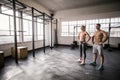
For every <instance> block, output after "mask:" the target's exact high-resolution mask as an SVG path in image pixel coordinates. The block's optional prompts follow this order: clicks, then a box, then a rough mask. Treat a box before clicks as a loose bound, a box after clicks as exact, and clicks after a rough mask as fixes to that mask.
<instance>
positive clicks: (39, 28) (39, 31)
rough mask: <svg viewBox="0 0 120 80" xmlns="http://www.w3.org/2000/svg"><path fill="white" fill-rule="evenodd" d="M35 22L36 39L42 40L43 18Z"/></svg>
mask: <svg viewBox="0 0 120 80" xmlns="http://www.w3.org/2000/svg"><path fill="white" fill-rule="evenodd" d="M38 21H39V22H37V40H43V20H38Z"/></svg>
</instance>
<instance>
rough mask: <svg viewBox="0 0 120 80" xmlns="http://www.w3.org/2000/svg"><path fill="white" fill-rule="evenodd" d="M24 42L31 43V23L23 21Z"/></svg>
mask: <svg viewBox="0 0 120 80" xmlns="http://www.w3.org/2000/svg"><path fill="white" fill-rule="evenodd" d="M23 31H24V41H32V21H30V20H23Z"/></svg>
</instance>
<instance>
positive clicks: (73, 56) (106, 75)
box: [0, 46, 120, 80]
mask: <svg viewBox="0 0 120 80" xmlns="http://www.w3.org/2000/svg"><path fill="white" fill-rule="evenodd" d="M104 55H105V62H104V68H105V69H104V71H98V70H97V69H96V68H97V67H98V66H99V59H100V58H99V56H98V59H97V66H96V67H93V66H91V65H89V63H90V62H91V61H92V58H93V54H92V49H91V48H88V49H87V60H86V65H80V63H78V62H77V59H78V58H79V49H78V48H76V49H74V50H71V49H70V47H67V46H59V47H57V48H54V49H53V50H50V49H49V48H47V49H46V53H45V54H44V53H43V50H42V49H39V50H36V57H35V58H33V57H32V52H29V55H28V58H27V59H24V60H19V65H16V64H15V62H14V59H13V58H6V59H5V66H4V67H3V68H1V69H0V80H120V50H116V49H113V51H111V52H109V51H108V50H104Z"/></svg>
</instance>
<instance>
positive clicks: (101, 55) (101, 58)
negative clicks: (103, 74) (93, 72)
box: [98, 45, 104, 70]
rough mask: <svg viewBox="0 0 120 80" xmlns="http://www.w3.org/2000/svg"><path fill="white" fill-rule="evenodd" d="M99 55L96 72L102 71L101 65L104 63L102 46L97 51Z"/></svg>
mask: <svg viewBox="0 0 120 80" xmlns="http://www.w3.org/2000/svg"><path fill="white" fill-rule="evenodd" d="M98 52H99V55H100V66H99V67H98V70H104V67H103V63H104V55H103V50H102V45H101V46H100V47H99V49H98Z"/></svg>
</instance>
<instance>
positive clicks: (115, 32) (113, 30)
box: [110, 17, 120, 37]
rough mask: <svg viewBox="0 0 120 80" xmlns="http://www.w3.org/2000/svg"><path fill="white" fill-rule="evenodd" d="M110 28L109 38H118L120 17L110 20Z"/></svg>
mask: <svg viewBox="0 0 120 80" xmlns="http://www.w3.org/2000/svg"><path fill="white" fill-rule="evenodd" d="M111 27H112V28H111V33H110V37H120V17H119V18H111Z"/></svg>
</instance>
